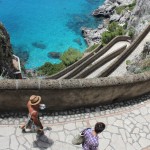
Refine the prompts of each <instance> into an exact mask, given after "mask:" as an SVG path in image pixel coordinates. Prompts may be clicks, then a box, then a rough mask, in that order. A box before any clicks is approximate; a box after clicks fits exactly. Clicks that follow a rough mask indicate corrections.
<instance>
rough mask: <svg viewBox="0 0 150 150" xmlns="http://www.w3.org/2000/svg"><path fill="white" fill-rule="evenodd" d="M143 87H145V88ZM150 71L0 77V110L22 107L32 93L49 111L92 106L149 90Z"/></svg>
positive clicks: (16, 109)
mask: <svg viewBox="0 0 150 150" xmlns="http://www.w3.org/2000/svg"><path fill="white" fill-rule="evenodd" d="M146 87H147V88H146ZM148 87H150V73H146V72H145V73H142V74H138V75H134V76H124V77H107V78H97V79H71V80H0V111H6V110H8V111H10V110H15V111H22V110H26V103H27V101H28V99H29V97H30V96H31V95H32V94H37V95H40V96H41V97H42V102H43V103H45V104H46V106H47V111H49V110H65V109H70V108H76V107H84V106H96V105H99V104H103V103H111V102H113V101H114V100H122V99H128V98H132V97H135V96H139V95H142V94H144V93H147V92H150V89H149V88H148Z"/></svg>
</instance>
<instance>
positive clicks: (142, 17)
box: [81, 0, 150, 46]
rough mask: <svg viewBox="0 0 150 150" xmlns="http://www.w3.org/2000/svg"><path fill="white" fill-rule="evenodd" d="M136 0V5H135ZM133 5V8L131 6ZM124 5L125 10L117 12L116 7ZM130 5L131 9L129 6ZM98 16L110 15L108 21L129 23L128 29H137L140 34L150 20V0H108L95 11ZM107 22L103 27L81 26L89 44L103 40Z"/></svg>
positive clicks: (122, 23) (94, 13)
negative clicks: (102, 36) (90, 27)
mask: <svg viewBox="0 0 150 150" xmlns="http://www.w3.org/2000/svg"><path fill="white" fill-rule="evenodd" d="M135 2H136V5H135V6H134V4H135ZM131 5H132V6H133V8H134V9H133V10H132V9H131V7H132V6H131ZM120 6H121V7H122V8H120V9H123V11H122V12H121V13H120V14H117V11H116V10H115V8H116V7H120ZM128 6H130V9H129V8H128ZM93 15H94V16H96V17H102V16H103V17H106V18H107V17H108V20H109V21H108V22H112V21H117V22H118V23H119V24H120V25H127V28H128V29H135V34H137V35H138V34H139V33H140V32H141V31H142V30H143V29H144V28H145V27H146V26H147V25H148V24H149V21H150V1H149V0H136V1H135V0H106V1H105V2H104V5H102V6H100V7H99V8H98V9H96V10H95V11H93ZM106 28H107V24H105V23H103V25H102V28H99V27H98V28H96V29H89V28H86V27H83V28H81V30H82V33H83V36H84V38H85V40H86V42H87V44H88V45H89V46H91V45H93V44H96V43H99V42H100V41H101V34H102V33H103V32H104V31H106Z"/></svg>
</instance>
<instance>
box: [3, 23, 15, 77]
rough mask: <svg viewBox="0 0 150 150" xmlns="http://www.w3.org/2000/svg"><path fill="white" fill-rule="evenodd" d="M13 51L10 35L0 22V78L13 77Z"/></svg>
mask: <svg viewBox="0 0 150 150" xmlns="http://www.w3.org/2000/svg"><path fill="white" fill-rule="evenodd" d="M12 58H13V52H12V47H11V44H10V37H9V34H8V33H7V31H6V29H5V27H4V26H3V25H2V24H1V23H0V78H14V74H13V73H14V71H15V69H14V67H13V63H12Z"/></svg>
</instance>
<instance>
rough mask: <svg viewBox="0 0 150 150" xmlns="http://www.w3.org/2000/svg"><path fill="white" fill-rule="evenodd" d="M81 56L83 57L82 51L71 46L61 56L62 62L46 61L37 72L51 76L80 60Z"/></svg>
mask: <svg viewBox="0 0 150 150" xmlns="http://www.w3.org/2000/svg"><path fill="white" fill-rule="evenodd" d="M81 57H82V53H81V52H80V51H78V50H77V49H74V48H69V49H68V50H67V51H65V52H64V53H63V54H62V55H61V57H60V59H61V61H62V62H61V63H59V64H52V63H50V62H46V63H45V64H44V65H43V66H41V67H39V68H38V69H37V73H38V75H48V76H50V75H52V74H55V73H57V72H59V71H61V70H63V69H64V68H66V67H68V66H70V65H71V64H73V63H74V62H76V61H77V60H79V59H80V58H81Z"/></svg>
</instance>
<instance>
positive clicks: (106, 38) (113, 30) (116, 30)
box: [102, 22, 126, 45]
mask: <svg viewBox="0 0 150 150" xmlns="http://www.w3.org/2000/svg"><path fill="white" fill-rule="evenodd" d="M125 33H126V31H125V30H124V28H123V27H122V26H120V25H118V23H116V22H112V23H111V24H109V25H108V28H107V31H105V32H103V33H102V45H106V44H107V43H109V42H110V41H111V40H112V39H113V38H114V37H116V36H118V35H124V34H125Z"/></svg>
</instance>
